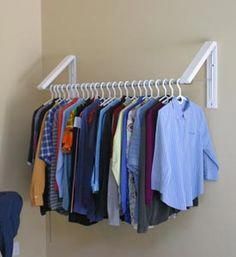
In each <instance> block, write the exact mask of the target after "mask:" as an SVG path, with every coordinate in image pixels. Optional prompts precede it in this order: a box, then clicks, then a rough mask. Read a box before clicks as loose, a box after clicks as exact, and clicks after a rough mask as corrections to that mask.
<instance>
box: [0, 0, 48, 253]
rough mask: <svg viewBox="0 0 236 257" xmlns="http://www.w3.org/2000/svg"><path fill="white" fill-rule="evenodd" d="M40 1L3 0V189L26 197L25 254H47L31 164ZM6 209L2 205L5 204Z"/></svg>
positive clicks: (0, 1) (0, 82)
mask: <svg viewBox="0 0 236 257" xmlns="http://www.w3.org/2000/svg"><path fill="white" fill-rule="evenodd" d="M41 75H42V74H41V1H40V0H34V1H31V0H24V1H17V0H10V1H3V0H0V109H1V111H0V123H1V126H0V144H1V148H0V191H4V190H10V191H17V192H19V193H20V194H21V196H22V197H23V199H24V207H23V210H22V214H21V226H20V230H19V233H18V236H17V238H16V240H17V241H19V243H20V256H22V257H32V256H34V257H45V256H46V234H45V231H46V224H45V218H41V217H40V215H39V211H38V210H37V209H33V208H32V207H31V206H30V203H29V197H28V192H29V183H30V178H31V170H30V169H29V167H28V166H27V164H26V160H27V148H28V143H29V142H28V141H29V134H30V124H31V116H32V111H33V110H34V109H35V108H36V107H37V106H38V104H39V103H41V102H42V94H40V93H39V92H38V91H37V90H35V86H36V85H37V83H38V82H39V81H40V79H41ZM0 208H1V206H0Z"/></svg>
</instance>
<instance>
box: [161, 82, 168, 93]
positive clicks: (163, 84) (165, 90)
mask: <svg viewBox="0 0 236 257" xmlns="http://www.w3.org/2000/svg"><path fill="white" fill-rule="evenodd" d="M167 81H168V79H163V81H162V84H161V85H162V87H163V88H164V92H165V96H167V89H166V86H165V83H166V82H167Z"/></svg>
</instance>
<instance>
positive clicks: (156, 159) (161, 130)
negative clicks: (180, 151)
mask: <svg viewBox="0 0 236 257" xmlns="http://www.w3.org/2000/svg"><path fill="white" fill-rule="evenodd" d="M169 128H170V127H169V126H167V125H166V118H165V115H162V112H161V111H160V112H159V114H158V117H157V124H156V133H155V147H154V155H153V163H152V173H151V188H152V190H157V191H159V192H161V193H164V191H165V188H166V186H168V181H169V175H170V170H171V161H170V153H169V150H170V149H171V147H170V145H171V144H170V142H171V135H172V134H171V133H170V130H169Z"/></svg>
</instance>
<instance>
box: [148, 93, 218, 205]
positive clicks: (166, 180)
mask: <svg viewBox="0 0 236 257" xmlns="http://www.w3.org/2000/svg"><path fill="white" fill-rule="evenodd" d="M218 169H219V166H218V162H217V158H216V154H215V151H214V148H213V145H212V141H211V138H210V135H209V131H208V127H207V122H206V119H205V115H204V112H203V110H202V109H201V108H200V107H199V106H198V105H196V104H195V103H193V102H191V101H189V100H187V101H185V102H184V103H182V104H180V103H179V101H178V100H177V99H176V98H174V99H173V100H172V101H171V102H170V103H169V104H167V105H166V106H164V107H163V108H162V109H161V110H160V111H159V113H158V119H157V125H156V135H155V150H154V158H153V166H152V189H153V190H157V191H159V192H160V193H161V199H162V201H163V202H164V203H166V204H167V205H168V206H171V207H173V208H175V209H178V210H186V209H187V207H190V206H192V205H193V199H194V198H196V197H198V196H200V195H201V194H203V191H204V180H217V178H218Z"/></svg>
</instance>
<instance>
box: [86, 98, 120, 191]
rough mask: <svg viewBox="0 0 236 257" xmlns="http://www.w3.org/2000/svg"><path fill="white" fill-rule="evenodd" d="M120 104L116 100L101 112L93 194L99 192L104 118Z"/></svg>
mask: <svg viewBox="0 0 236 257" xmlns="http://www.w3.org/2000/svg"><path fill="white" fill-rule="evenodd" d="M119 102H120V99H115V100H114V101H112V102H111V103H109V104H108V105H107V106H105V107H104V108H103V109H102V110H101V111H100V115H99V120H98V131H97V140H96V153H95V162H94V168H93V175H92V180H91V186H92V189H93V193H95V192H98V191H99V173H100V168H99V163H100V147H101V140H102V131H103V128H104V116H105V113H106V112H107V111H108V110H109V109H110V108H111V107H113V106H115V105H116V104H117V103H119Z"/></svg>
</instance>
